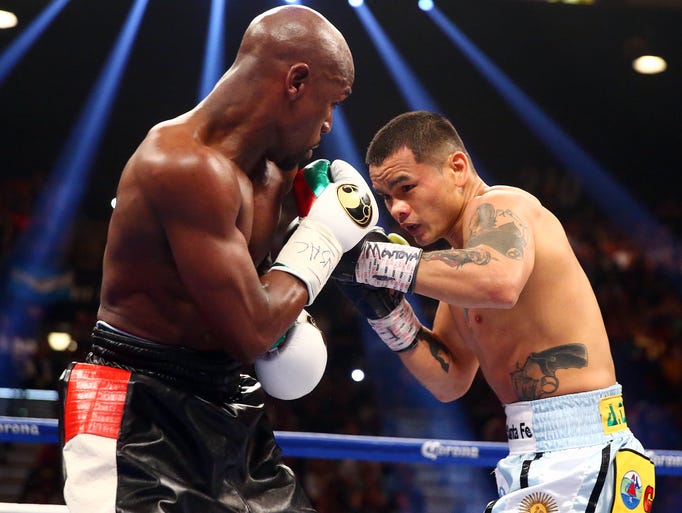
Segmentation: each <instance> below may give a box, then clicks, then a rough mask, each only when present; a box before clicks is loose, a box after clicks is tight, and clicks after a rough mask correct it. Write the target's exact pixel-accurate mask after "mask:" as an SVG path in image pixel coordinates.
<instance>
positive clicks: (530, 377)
mask: <svg viewBox="0 0 682 513" xmlns="http://www.w3.org/2000/svg"><path fill="white" fill-rule="evenodd" d="M583 367H587V348H586V347H585V345H584V344H564V345H561V346H556V347H550V348H549V349H545V350H544V351H540V352H537V353H530V354H529V355H528V358H526V361H525V362H524V363H523V365H521V364H520V363H519V362H517V363H516V370H514V371H512V373H511V374H510V376H511V382H512V386H513V387H514V391H515V392H516V396H517V397H518V398H519V400H520V401H532V400H534V399H540V398H542V397H544V396H546V395H549V394H552V393H554V392H556V391H557V390H558V389H559V378H557V375H556V373H557V370H558V369H581V368H583Z"/></svg>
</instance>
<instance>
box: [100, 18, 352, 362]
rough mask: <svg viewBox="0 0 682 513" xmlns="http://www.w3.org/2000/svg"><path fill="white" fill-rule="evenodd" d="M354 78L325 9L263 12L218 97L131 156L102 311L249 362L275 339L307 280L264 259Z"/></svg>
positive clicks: (127, 326) (127, 327) (113, 319)
mask: <svg viewBox="0 0 682 513" xmlns="http://www.w3.org/2000/svg"><path fill="white" fill-rule="evenodd" d="M353 78H354V68H353V61H352V56H351V53H350V50H349V48H348V46H347V44H346V42H345V40H344V39H343V36H342V35H341V34H340V33H339V32H338V30H337V29H336V28H334V27H333V26H332V25H331V24H330V23H329V22H328V21H327V20H326V19H324V18H323V17H322V16H320V15H319V14H318V13H316V12H315V11H313V10H311V9H308V8H305V7H301V6H286V7H282V8H277V9H273V10H270V11H268V12H267V13H264V14H263V15H261V16H259V17H258V18H256V19H255V20H254V21H253V22H252V23H251V24H250V25H249V28H248V29H247V31H246V33H245V35H244V38H243V40H242V43H241V46H240V49H239V51H238V54H237V56H236V59H235V61H234V63H233V64H232V66H231V67H230V68H229V69H228V70H227V72H226V73H225V75H224V76H223V77H222V78H221V79H220V81H219V82H218V84H217V85H216V86H215V88H214V89H213V91H212V92H211V93H210V94H209V95H208V96H207V97H206V99H205V100H203V101H202V102H201V103H200V104H199V105H198V106H196V107H195V108H194V109H192V110H191V111H190V112H187V113H185V114H183V115H180V116H178V117H177V118H175V119H172V120H169V121H166V122H163V123H160V124H158V125H157V126H155V127H153V128H152V129H151V130H150V131H149V133H148V134H147V136H146V137H145V139H144V140H143V141H142V143H141V144H140V146H139V147H138V149H137V151H136V152H135V153H134V154H133V155H132V157H131V158H130V160H129V161H128V163H127V165H126V166H125V169H124V170H123V173H122V175H121V178H120V182H119V185H118V190H117V194H116V197H117V204H116V208H115V209H114V212H113V215H112V217H111V222H110V225H109V233H108V240H107V247H106V250H105V255H104V268H103V280H102V293H101V306H100V309H99V314H98V318H99V319H101V320H103V321H106V322H108V323H110V324H111V325H113V326H115V327H117V328H119V329H122V330H124V331H127V332H129V333H132V334H134V335H137V336H140V337H145V338H148V339H150V340H153V341H156V342H159V343H165V344H171V345H183V346H186V347H190V348H193V349H197V350H223V351H225V352H227V353H228V354H229V355H231V356H232V357H234V358H235V359H237V360H238V361H240V362H244V363H248V362H252V361H253V360H255V359H256V358H257V357H259V356H260V355H262V354H263V353H264V352H265V351H267V350H268V349H269V348H270V347H271V346H272V344H273V343H274V342H275V341H276V340H277V339H278V338H279V336H280V335H281V334H282V333H283V332H284V331H285V330H286V329H287V328H288V327H289V326H290V325H291V324H292V323H293V322H294V320H295V319H296V317H297V315H298V313H299V312H300V311H301V308H302V307H303V306H304V304H305V302H306V300H307V290H306V288H305V286H304V284H303V283H302V282H301V281H300V280H298V279H297V278H295V277H293V276H292V275H290V274H287V273H283V272H276V271H271V272H267V273H265V272H263V269H260V270H259V267H267V266H264V265H263V264H265V263H267V257H268V255H269V253H270V251H271V250H272V249H273V248H272V246H273V239H274V235H275V230H276V228H277V226H278V224H279V221H280V215H281V205H282V201H283V198H284V196H285V194H287V192H288V191H289V190H290V188H291V183H292V180H293V177H294V172H295V169H297V167H298V165H299V164H301V163H304V161H305V160H307V159H309V158H310V157H311V155H312V151H313V149H314V148H315V147H317V145H318V144H319V142H320V137H321V136H322V135H323V134H326V133H328V132H329V131H330V130H331V126H332V112H333V109H334V107H335V106H336V105H337V104H338V103H340V102H341V101H343V100H344V99H345V98H346V97H348V95H349V94H350V93H351V86H352V83H353Z"/></svg>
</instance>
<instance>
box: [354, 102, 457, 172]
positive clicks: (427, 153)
mask: <svg viewBox="0 0 682 513" xmlns="http://www.w3.org/2000/svg"><path fill="white" fill-rule="evenodd" d="M401 148H407V149H409V150H410V151H412V154H413V155H414V158H415V160H416V161H417V162H418V163H422V162H428V163H431V164H434V165H440V164H441V163H442V162H443V160H444V159H445V158H446V157H447V155H449V154H451V153H453V152H454V151H463V152H465V153H466V148H465V147H464V143H463V142H462V139H461V138H460V136H459V134H458V133H457V130H456V129H455V127H454V126H453V125H452V123H450V121H448V119H446V118H445V117H443V116H441V115H440V114H436V113H434V112H428V111H424V110H418V111H412V112H405V113H403V114H400V115H398V116H396V117H394V118H393V119H391V120H390V121H389V122H388V123H386V124H385V125H384V126H383V127H381V128H380V129H379V131H378V132H377V133H376V134H375V135H374V137H373V138H372V141H371V142H370V143H369V147H368V148H367V154H366V155H365V163H366V164H367V165H368V166H379V165H381V163H382V162H384V160H386V159H387V158H388V157H390V156H391V155H393V154H394V153H395V152H397V151H398V150H400V149H401Z"/></svg>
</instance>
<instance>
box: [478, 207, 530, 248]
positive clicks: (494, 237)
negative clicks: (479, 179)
mask: <svg viewBox="0 0 682 513" xmlns="http://www.w3.org/2000/svg"><path fill="white" fill-rule="evenodd" d="M527 234H528V227H527V226H526V224H525V223H524V222H523V221H521V219H519V217H517V216H516V214H514V212H512V211H511V210H509V209H504V210H502V209H498V210H496V209H495V207H494V206H493V205H491V204H490V203H483V204H482V205H480V206H479V207H478V208H477V209H476V213H475V215H474V216H473V217H472V218H471V222H470V223H469V240H468V241H467V244H466V245H467V247H469V248H473V247H475V246H478V245H480V244H485V245H486V246H490V247H491V248H493V249H495V250H496V251H499V252H500V253H502V254H503V255H505V256H507V257H508V258H512V259H514V260H521V259H522V258H523V252H524V249H525V247H526V244H528V240H527Z"/></svg>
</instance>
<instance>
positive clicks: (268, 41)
mask: <svg viewBox="0 0 682 513" xmlns="http://www.w3.org/2000/svg"><path fill="white" fill-rule="evenodd" d="M248 57H252V58H256V59H258V61H259V62H260V63H262V64H266V65H276V64H278V63H279V64H281V65H284V66H290V65H291V64H293V63H295V62H306V63H309V64H311V65H313V66H315V67H318V66H319V67H320V69H324V68H327V69H328V70H329V71H332V72H333V73H339V74H340V75H341V76H343V77H344V78H345V79H348V78H350V80H351V81H352V79H353V76H354V69H353V58H352V55H351V51H350V49H349V47H348V44H347V43H346V40H345V39H344V37H343V35H342V34H341V32H339V30H338V29H337V28H336V27H334V25H332V24H331V23H330V22H329V21H328V20H327V19H326V18H325V17H324V16H322V15H321V14H320V13H318V12H317V11H315V10H313V9H310V8H309V7H305V6H300V5H287V6H281V7H276V8H274V9H270V10H269V11H265V12H264V13H262V14H260V15H259V16H257V17H256V18H254V19H253V21H251V23H250V24H249V26H248V28H247V29H246V32H245V33H244V37H243V38H242V42H241V45H240V47H239V52H238V53H237V58H236V61H235V62H239V61H240V60H241V59H245V58H248Z"/></svg>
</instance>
